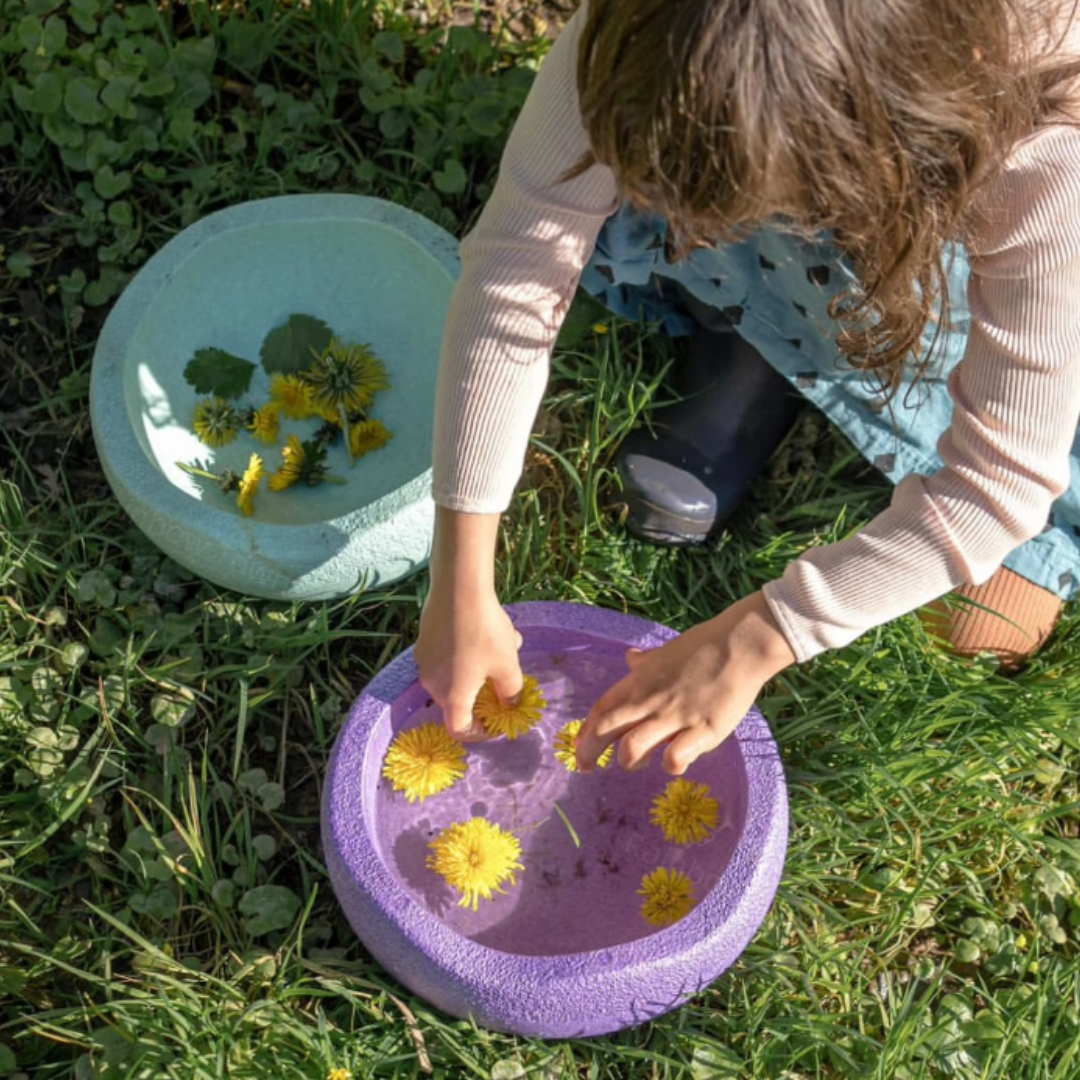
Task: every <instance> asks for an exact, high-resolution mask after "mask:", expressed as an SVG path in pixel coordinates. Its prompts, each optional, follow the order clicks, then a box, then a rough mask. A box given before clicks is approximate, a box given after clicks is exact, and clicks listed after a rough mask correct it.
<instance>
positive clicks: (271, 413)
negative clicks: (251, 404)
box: [247, 401, 281, 446]
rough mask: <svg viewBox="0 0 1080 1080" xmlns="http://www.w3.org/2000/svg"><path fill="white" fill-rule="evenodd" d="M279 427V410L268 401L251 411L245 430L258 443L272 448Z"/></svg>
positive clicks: (276, 438) (278, 407)
mask: <svg viewBox="0 0 1080 1080" xmlns="http://www.w3.org/2000/svg"><path fill="white" fill-rule="evenodd" d="M280 427H281V408H280V406H278V405H275V404H274V402H272V401H269V402H267V403H266V404H265V405H261V406H260V407H259V408H257V409H252V411H251V418H250V419H249V420H248V422H247V429H248V431H250V432H251V434H252V435H254V436H255V438H256V439H258V440H259V442H263V443H267V444H269V445H270V446H273V445H274V443H276V442H277V440H278V430H279V429H280Z"/></svg>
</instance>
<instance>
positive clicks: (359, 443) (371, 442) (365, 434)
mask: <svg viewBox="0 0 1080 1080" xmlns="http://www.w3.org/2000/svg"><path fill="white" fill-rule="evenodd" d="M392 438H393V435H392V433H391V432H390V431H388V430H387V428H386V425H385V424H383V422H382V421H381V420H361V421H360V422H359V423H356V424H351V425H350V426H349V449H350V450H351V451H352V456H353V457H354V458H358V457H363V456H364V455H365V454H369V453H371V451H372V450H378V449H380V448H381V447H383V446H385V445H386V444H387V443H388V442H389V441H390V440H391V439H392Z"/></svg>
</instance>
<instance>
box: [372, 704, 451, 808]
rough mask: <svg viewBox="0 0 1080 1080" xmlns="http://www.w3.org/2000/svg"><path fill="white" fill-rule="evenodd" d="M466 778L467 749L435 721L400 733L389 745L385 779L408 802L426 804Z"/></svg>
mask: <svg viewBox="0 0 1080 1080" xmlns="http://www.w3.org/2000/svg"><path fill="white" fill-rule="evenodd" d="M464 775H465V747H464V746H462V745H461V743H457V742H454V740H453V739H451V738H450V736H449V735H448V734H447V731H446V728H445V727H443V725H442V724H439V723H436V722H435V721H434V720H433V721H431V722H430V723H427V724H421V725H420V727H415V728H410V729H409V730H408V731H403V732H401V734H400V735H398V736H397V737H396V738H395V739H394V741H393V742H392V743H391V744H390V749H389V750H387V752H386V761H385V762H384V763H383V776H385V777H386V779H387V780H389V781H390V783H391V784H393V786H394V790H395V791H403V792H404V793H405V798H407V799H408V800H409V802H416V801H417V800H419V801H420V802H423V801H424V800H425V799H426V798H427V797H428V796H429V795H437V794H438V793H439V792H440V791H445V790H446V789H447V788H448V787H452V786H453V785H454V784H456V783H457V782H458V781H459V780H460V779H461V778H462V777H463V776H464Z"/></svg>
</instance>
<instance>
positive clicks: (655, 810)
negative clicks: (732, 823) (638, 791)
mask: <svg viewBox="0 0 1080 1080" xmlns="http://www.w3.org/2000/svg"><path fill="white" fill-rule="evenodd" d="M719 817H720V803H719V802H718V801H717V800H716V799H714V798H713V797H712V795H711V794H710V792H709V786H708V784H696V783H694V781H693V780H687V779H685V778H684V777H681V776H680V777H679V778H678V779H676V780H672V781H671V783H670V784H668V786H667V787H666V788H665V789H664V790H663V792H662V793H661V794H660V795H657V796H656V798H655V799H653V804H652V811H651V812H650V814H649V820H650V821H651V822H652V823H653V824H654V825H659V826H660V828H661V829H663V830H664V836H665V837H666V838H667V839H668V840H671V841H673V842H674V843H676V844H700V843H701V842H702V841H703V840H708V839H709V837H710V836H712V834H713V832H714V831H715V829H716V826H717V823H718V821H719Z"/></svg>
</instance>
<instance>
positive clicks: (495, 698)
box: [473, 675, 547, 739]
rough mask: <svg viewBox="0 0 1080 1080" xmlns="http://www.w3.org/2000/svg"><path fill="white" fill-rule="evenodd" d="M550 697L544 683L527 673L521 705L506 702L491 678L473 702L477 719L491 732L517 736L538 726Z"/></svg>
mask: <svg viewBox="0 0 1080 1080" xmlns="http://www.w3.org/2000/svg"><path fill="white" fill-rule="evenodd" d="M546 705H547V700H546V699H545V697H544V691H543V690H541V689H540V684H539V683H538V682H537V681H536V679H534V678H533V677H532V676H531V675H526V676H525V682H524V685H523V686H522V688H521V693H520V694H519V695H518V700H517V704H506V705H504V704H503V703H502V702H501V701H500V700H499V695H498V694H497V693H496V692H495V684H494V683H493V682H492V681H491V680H490V679H487V680H486V681H485V682H484V685H483V686H482V687H480V693H479V694H477V695H476V702H475V703H474V704H473V719H474V720H476V721H478V722H479V723H481V724H483V725H484V730H485V731H486V732H487V733H488V734H489V735H505V736H506V737H507V738H508V739H516V738H517V737H518V736H519V735H524V734H525V732H527V731H531V730H532V729H533V728H534V727H536V725H537V723H538V722H539V720H540V717H541V716H543V714H544V707H545V706H546Z"/></svg>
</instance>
